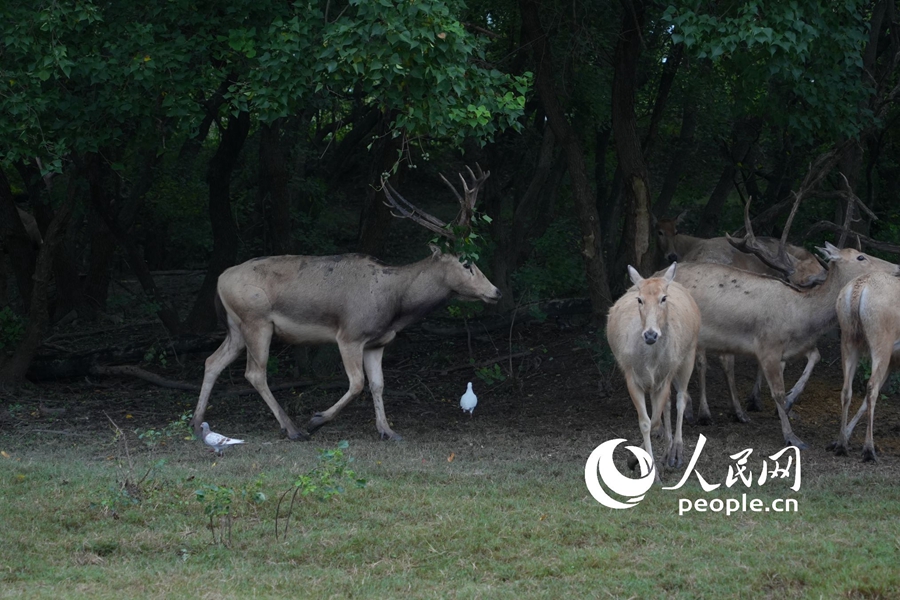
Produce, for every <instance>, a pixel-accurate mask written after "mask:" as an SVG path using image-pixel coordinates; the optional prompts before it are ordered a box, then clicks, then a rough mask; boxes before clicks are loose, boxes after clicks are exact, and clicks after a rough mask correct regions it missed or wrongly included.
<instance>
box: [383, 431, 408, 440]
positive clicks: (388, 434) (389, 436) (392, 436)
mask: <svg viewBox="0 0 900 600" xmlns="http://www.w3.org/2000/svg"><path fill="white" fill-rule="evenodd" d="M378 435H379V437H381V439H382V440H385V441H390V442H402V441H403V436H402V435H400V434H399V433H394V432H393V431H382V432H379V434H378Z"/></svg>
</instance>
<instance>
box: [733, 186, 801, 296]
mask: <svg viewBox="0 0 900 600" xmlns="http://www.w3.org/2000/svg"><path fill="white" fill-rule="evenodd" d="M800 199H801V196H798V197H797V201H796V202H794V208H793V211H792V212H791V218H789V219H788V223H790V221H791V220H792V218H793V214H794V212H796V210H797V205H798V204H799V203H800ZM752 200H753V198H752V197H750V198H748V199H747V203H746V204H745V205H744V231H746V234H745V235H744V237H743V238H741V239H735V238H733V237H731V236H730V235H728V234H727V233H726V234H725V237H726V238H727V239H728V242H729V243H730V244H731V245H732V246H734V247H735V248H737V249H738V250H740V251H741V252H746V253H748V254H752V255H754V256H755V257H756V258H758V259H759V260H761V261H762V262H763V264H765V265H766V266H768V267H771V268H772V269H775V270H776V271H778V272H779V273H782V274H783V275H784V278H785V280H789V279H790V277H791V275H793V274H794V271H796V270H797V269H796V262H795V259H794V257H793V256H791V255H790V254H788V253H787V250H786V240H787V235H783V236H782V237H781V241H780V243H779V244H778V251H777V252H776V253H775V254H772V252H771V250H770V249H769V248H766V246H765V245H764V244H762V243H760V241H759V240H757V239H756V236H755V235H754V234H753V225H752V224H751V223H750V202H751V201H752ZM789 227H790V225H788V228H789ZM786 233H787V228H786V229H785V234H786Z"/></svg>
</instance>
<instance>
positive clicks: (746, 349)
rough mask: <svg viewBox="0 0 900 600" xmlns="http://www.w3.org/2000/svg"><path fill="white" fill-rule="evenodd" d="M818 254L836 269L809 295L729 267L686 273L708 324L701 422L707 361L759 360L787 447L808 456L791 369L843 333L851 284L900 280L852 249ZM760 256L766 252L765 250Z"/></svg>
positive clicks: (690, 267)
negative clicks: (789, 363)
mask: <svg viewBox="0 0 900 600" xmlns="http://www.w3.org/2000/svg"><path fill="white" fill-rule="evenodd" d="M750 235H751V236H752V234H750ZM751 245H752V244H751ZM818 250H819V251H820V252H821V253H822V255H823V256H824V257H825V258H826V259H827V260H828V261H829V265H828V273H827V276H826V278H825V281H824V282H823V283H822V284H821V285H819V286H817V287H814V288H811V289H808V290H800V289H798V288H796V287H794V286H791V285H789V284H788V283H786V282H784V281H781V280H779V279H774V278H772V277H767V276H765V275H756V274H754V273H747V272H746V271H740V270H738V269H734V268H732V267H727V266H724V265H715V264H700V263H693V264H682V265H680V266H679V268H678V273H677V274H676V276H675V280H676V281H678V282H679V283H681V284H682V285H683V286H684V287H685V288H687V289H688V291H689V292H690V293H691V296H693V298H694V300H695V301H696V302H697V305H698V306H699V307H700V316H701V318H702V326H701V327H700V340H699V344H698V346H699V347H698V350H697V353H698V361H699V362H700V414H701V417H703V416H704V415H705V416H706V417H707V418H708V417H709V406H708V405H707V403H706V383H705V377H706V372H705V371H706V363H705V360H704V359H703V354H704V353H705V352H706V351H712V352H717V353H721V354H731V355H735V354H741V355H749V356H753V357H755V358H756V360H757V361H758V362H759V365H760V366H761V367H762V370H763V374H764V375H765V378H766V382H767V383H768V384H769V389H770V391H771V392H772V397H773V399H774V400H775V406H776V408H777V409H778V416H779V417H780V419H781V430H782V434H783V437H784V443H785V445H792V446H797V447H798V448H806V444H804V443H803V442H802V441H801V440H800V439H799V438H798V437H797V436H796V435H794V433H793V431H792V429H791V424H790V420H789V419H788V416H787V411H786V409H785V394H784V373H783V370H782V363H783V361H785V360H787V359H790V358H792V357H794V356H798V355H800V354H804V353H808V352H809V351H810V350H811V349H813V348H815V346H816V343H817V341H818V339H819V337H820V336H822V335H823V334H824V333H826V332H827V331H829V330H830V329H833V328H834V327H835V326H837V313H836V312H835V301H836V300H837V298H838V295H839V293H840V291H841V289H842V288H843V287H844V286H845V285H847V283H849V282H850V281H852V280H853V279H854V278H856V277H859V276H860V275H863V274H865V273H869V272H875V271H881V272H884V273H889V274H891V275H900V267H898V266H897V265H895V264H893V263H889V262H887V261H884V260H880V259H878V258H874V257H872V256H869V255H867V254H864V253H862V252H859V251H857V250H854V249H852V248H844V249H843V250H841V249H838V248H836V247H835V246H833V245H831V244H829V243H827V242H826V243H825V247H824V248H819V249H818ZM754 251H758V252H764V250H763V249H760V248H759V247H755V248H754ZM770 259H771V260H772V261H773V263H774V262H775V261H776V257H770ZM739 408H740V407H739V406H737V407H736V409H739Z"/></svg>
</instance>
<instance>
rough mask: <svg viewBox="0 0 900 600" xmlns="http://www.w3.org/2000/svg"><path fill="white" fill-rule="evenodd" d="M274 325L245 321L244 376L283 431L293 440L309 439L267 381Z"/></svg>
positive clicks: (267, 322)
mask: <svg viewBox="0 0 900 600" xmlns="http://www.w3.org/2000/svg"><path fill="white" fill-rule="evenodd" d="M273 331H274V325H272V323H271V322H270V321H265V322H262V321H259V322H253V323H244V324H243V326H242V327H241V332H242V333H243V334H244V340H246V343H247V368H246V370H245V371H244V377H246V378H247V381H249V382H250V385H252V386H253V387H254V388H256V391H257V392H259V395H260V396H262V398H263V400H265V401H266V404H268V405H269V409H270V410H271V411H272V414H274V415H275V418H276V419H278V423H279V425H281V429H282V431H286V432H287V435H288V437H289V438H290V439H292V440H297V439H304V440H308V439H309V435H307V434H306V433H305V432H303V431H301V430H300V429H297V426H296V425H294V422H293V421H291V418H290V417H289V416H288V415H287V413H286V412H284V409H283V408H281V405H280V404H278V400H276V399H275V396H273V395H272V391H271V390H270V389H269V383H268V381H266V367H267V366H268V363H269V344H270V343H271V342H272V333H273Z"/></svg>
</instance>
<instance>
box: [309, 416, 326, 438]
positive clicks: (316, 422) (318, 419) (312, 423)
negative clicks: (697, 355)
mask: <svg viewBox="0 0 900 600" xmlns="http://www.w3.org/2000/svg"><path fill="white" fill-rule="evenodd" d="M327 422H328V421H327V420H326V419H325V417H323V416H322V413H316V414H314V415H313V417H312V419H310V420H309V423H308V424H307V425H306V430H307V431H308V432H309V433H310V434H312V433H315V431H316V430H317V429H318V428H319V427H321V426H322V425H324V424H325V423H327Z"/></svg>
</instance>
